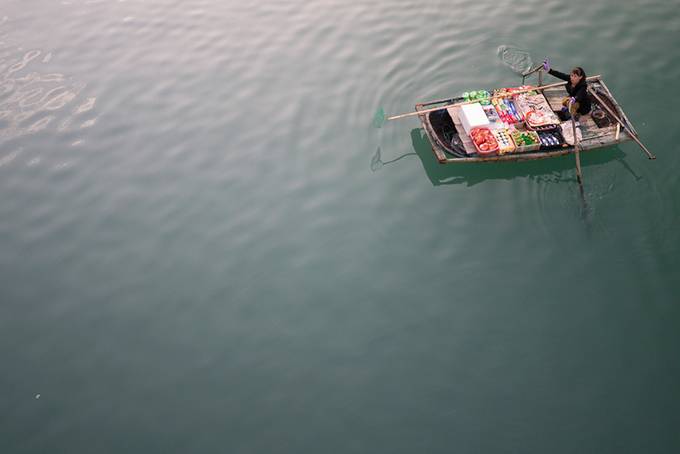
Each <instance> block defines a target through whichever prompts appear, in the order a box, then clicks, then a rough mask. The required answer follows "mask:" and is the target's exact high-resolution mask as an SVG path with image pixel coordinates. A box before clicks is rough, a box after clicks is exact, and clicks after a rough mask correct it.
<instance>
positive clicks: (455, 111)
mask: <svg viewBox="0 0 680 454" xmlns="http://www.w3.org/2000/svg"><path fill="white" fill-rule="evenodd" d="M555 85H561V84H555ZM548 87H550V88H548ZM589 90H590V91H591V92H592V93H594V94H591V95H590V96H591V97H592V98H593V99H592V103H593V110H592V111H591V112H590V113H589V114H586V115H582V116H581V117H580V118H579V120H578V122H579V127H578V129H579V131H578V133H577V136H579V139H578V143H579V144H578V146H579V149H580V150H582V151H585V150H595V149H601V148H605V147H611V146H612V145H616V144H618V143H621V142H626V141H629V140H634V139H633V137H632V136H631V134H629V133H628V132H627V130H630V131H631V132H632V133H633V134H637V133H636V132H635V129H634V128H633V126H632V125H631V124H630V121H629V120H628V118H627V117H626V115H625V113H624V112H623V110H622V109H621V108H620V107H619V105H618V103H617V102H616V100H615V99H614V97H613V96H612V94H611V92H610V91H609V90H608V89H607V86H606V85H605V84H604V82H603V81H602V80H601V79H600V78H599V76H594V77H592V78H589ZM485 93H488V95H486V96H484V97H482V98H481V100H480V102H475V100H474V99H473V100H471V101H466V100H465V99H463V98H458V99H453V100H446V101H444V102H438V101H433V102H429V103H418V104H416V111H417V112H422V113H420V114H419V115H418V117H419V118H420V121H421V123H422V126H423V129H424V131H425V133H426V137H427V139H428V140H429V142H430V143H431V149H432V151H433V152H434V156H435V157H436V160H437V162H439V163H441V164H450V163H475V162H489V161H527V160H537V159H544V158H551V157H558V156H564V155H568V154H573V153H574V152H575V150H576V148H575V146H574V139H573V134H571V126H570V123H571V122H565V123H563V124H562V125H560V120H559V119H558V118H557V116H556V115H555V114H554V112H553V111H558V110H560V108H561V107H562V104H561V103H562V99H563V98H564V97H565V96H566V95H567V92H566V91H565V89H564V87H563V86H546V88H544V89H542V90H536V89H535V87H531V88H524V87H517V88H509V89H498V90H495V92H494V93H493V95H491V94H490V93H489V92H485ZM452 102H453V103H455V104H452ZM437 104H442V106H441V107H439V108H437V107H436V105H437ZM482 104H486V106H482ZM429 106H435V107H429ZM475 109H476V110H475ZM538 109H542V110H538ZM612 112H613V113H614V114H615V115H612V114H611V113H612ZM532 115H533V116H532ZM494 116H496V118H493V117H494ZM499 116H500V118H498V117H499ZM550 116H552V117H554V118H548V117H550ZM539 117H541V118H542V120H543V122H542V123H540V124H538V123H534V124H532V123H531V120H530V118H531V119H536V118H539ZM616 117H618V118H619V119H621V120H622V122H623V123H622V125H623V128H620V126H619V124H618V122H617V120H616ZM472 118H474V120H471V119H472ZM472 121H477V124H476V125H475V124H473V123H472ZM480 125H481V126H480ZM476 130H478V131H476ZM479 130H481V131H483V132H485V133H486V134H487V137H491V138H490V139H488V140H490V142H487V143H483V142H484V140H483V139H481V142H482V143H480V141H478V139H477V137H475V133H476V132H479ZM568 134H569V135H571V137H570V138H569V137H567V135H568ZM520 136H521V137H520ZM510 138H512V139H513V140H510ZM556 138H557V139H556ZM496 139H498V140H496ZM501 139H503V140H506V139H507V143H509V145H508V148H507V149H505V150H504V149H503V148H499V145H498V144H500V143H501ZM523 140H525V142H523ZM491 143H493V144H492V145H490V144H491ZM485 147H486V148H485ZM490 147H492V148H491V149H490ZM588 154H590V153H588ZM485 171H486V172H488V169H487V170H485Z"/></svg>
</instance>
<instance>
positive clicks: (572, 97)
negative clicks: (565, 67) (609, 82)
mask: <svg viewBox="0 0 680 454" xmlns="http://www.w3.org/2000/svg"><path fill="white" fill-rule="evenodd" d="M543 69H544V70H545V71H547V72H548V74H551V75H553V76H555V77H557V78H558V79H562V80H565V81H566V82H567V85H566V87H565V88H566V89H567V93H569V96H568V97H567V98H564V99H563V100H562V106H563V107H562V110H561V111H559V112H557V115H558V116H559V117H560V119H561V120H568V119H569V118H571V115H572V114H573V115H574V119H576V120H578V117H579V115H585V114H587V113H590V98H589V97H588V89H587V87H588V85H587V82H586V73H585V71H583V68H581V67H580V66H576V67H575V68H574V69H572V70H571V73H570V74H569V75H567V74H565V73H562V72H559V71H556V70H554V69H552V68H551V67H550V61H549V60H548V59H547V58H546V59H545V60H544V61H543ZM569 104H571V105H572V108H571V112H570V111H569Z"/></svg>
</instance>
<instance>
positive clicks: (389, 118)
mask: <svg viewBox="0 0 680 454" xmlns="http://www.w3.org/2000/svg"><path fill="white" fill-rule="evenodd" d="M599 78H600V76H599V75H597V76H590V77H588V78H587V79H586V80H589V81H591V80H598V79H599ZM566 84H567V82H566V81H565V82H557V83H554V84H548V85H539V86H538V87H531V88H525V89H522V90H517V91H514V92H512V94H513V95H516V94H520V93H526V92H529V91H538V90H545V89H548V88H555V87H561V86H562V85H566ZM506 96H507V95H503V96H491V97H490V98H487V99H489V100H491V99H498V98H504V97H506ZM477 102H479V100H477V99H475V100H470V101H463V102H458V103H455V104H450V105H448V106H439V107H432V108H430V109H425V110H417V111H415V112H409V113H404V114H400V115H394V116H391V117H387V121H389V120H398V119H400V118H406V117H412V116H414V115H421V114H424V113H428V112H434V111H435V110H441V109H446V108H448V107H458V106H462V105H465V104H474V103H477Z"/></svg>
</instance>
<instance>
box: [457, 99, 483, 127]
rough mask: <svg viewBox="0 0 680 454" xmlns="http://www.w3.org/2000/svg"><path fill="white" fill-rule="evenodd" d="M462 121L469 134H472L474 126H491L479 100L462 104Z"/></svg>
mask: <svg viewBox="0 0 680 454" xmlns="http://www.w3.org/2000/svg"><path fill="white" fill-rule="evenodd" d="M460 122H461V123H462V124H463V129H465V132H466V133H467V134H468V135H470V131H471V130H472V128H476V127H478V126H487V127H488V126H489V119H488V118H487V116H486V114H485V113H484V109H483V108H482V105H481V104H479V103H478V102H476V103H473V104H464V105H462V106H460Z"/></svg>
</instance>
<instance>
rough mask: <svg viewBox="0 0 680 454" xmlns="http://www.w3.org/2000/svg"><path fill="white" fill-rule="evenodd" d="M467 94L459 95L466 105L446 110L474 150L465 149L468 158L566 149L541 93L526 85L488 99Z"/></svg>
mask: <svg viewBox="0 0 680 454" xmlns="http://www.w3.org/2000/svg"><path fill="white" fill-rule="evenodd" d="M471 93H473V94H474V95H470V93H464V94H463V98H464V99H467V100H468V101H467V102H468V104H463V105H460V106H455V107H451V108H449V109H447V110H448V111H449V115H450V116H451V117H452V118H458V119H460V123H461V125H462V126H463V130H464V132H465V134H467V135H468V137H469V138H470V139H471V140H472V143H473V144H474V148H472V147H468V148H466V153H467V154H468V155H480V156H493V155H503V154H506V153H526V152H529V151H537V150H554V149H556V148H560V147H567V146H568V145H567V144H566V143H565V141H564V138H563V137H562V134H561V132H560V127H559V126H560V120H559V118H558V117H557V115H555V113H554V112H553V111H552V110H551V108H550V104H549V103H548V101H547V100H546V98H545V96H544V95H543V93H538V92H536V91H534V90H531V87H526V86H524V87H512V88H500V89H497V90H495V91H494V93H493V95H492V96H490V95H489V92H486V91H481V90H478V91H474V92H471ZM479 93H482V94H481V95H480V94H479ZM478 100H479V102H478ZM489 100H490V102H489ZM483 102H484V103H485V104H486V105H482V103H483ZM538 132H540V133H541V134H540V135H539V134H538ZM463 139H464V138H463Z"/></svg>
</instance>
